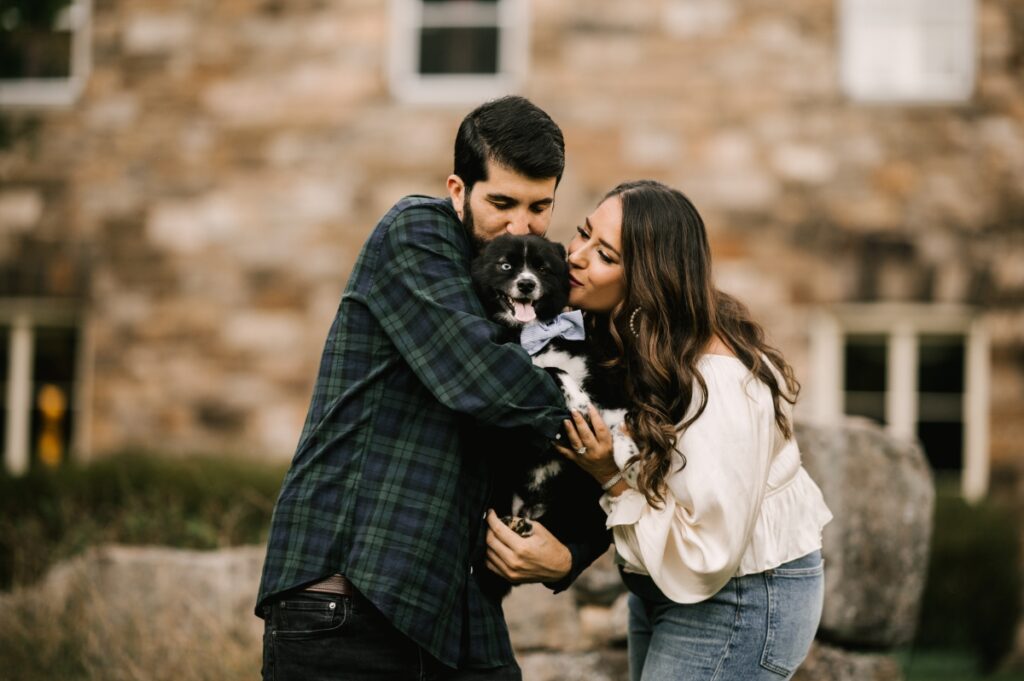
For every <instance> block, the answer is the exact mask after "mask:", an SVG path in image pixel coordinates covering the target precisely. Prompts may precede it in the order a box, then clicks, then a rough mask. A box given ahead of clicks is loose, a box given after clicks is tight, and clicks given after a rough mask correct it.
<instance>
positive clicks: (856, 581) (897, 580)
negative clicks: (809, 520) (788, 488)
mask: <svg viewBox="0 0 1024 681" xmlns="http://www.w3.org/2000/svg"><path fill="white" fill-rule="evenodd" d="M796 434H797V440H798V441H799V443H800V449H801V451H802V453H803V458H804V465H805V467H806V468H807V470H808V472H809V473H810V475H811V477H812V478H814V480H815V481H816V482H817V483H818V485H819V486H820V487H821V490H822V493H823V494H824V495H825V501H826V502H827V503H828V505H829V507H830V508H831V509H832V513H833V515H834V516H835V519H834V520H833V521H832V522H831V523H830V524H829V525H828V526H827V527H826V528H825V532H824V538H823V541H824V549H823V553H824V555H825V610H824V613H823V615H822V620H821V627H820V629H819V631H818V636H819V638H820V639H822V640H824V641H828V642H830V643H834V644H837V645H842V646H849V647H853V648H876V649H887V648H891V647H894V646H898V645H903V644H907V643H909V642H911V640H912V639H913V636H914V630H915V628H916V625H917V616H918V610H919V607H920V601H921V593H922V590H923V589H924V581H925V576H926V572H927V567H928V546H929V541H930V539H931V528H932V512H933V507H934V501H935V490H934V485H933V481H932V475H931V470H930V468H929V466H928V463H927V461H926V460H925V458H924V454H923V453H922V451H921V448H920V447H919V446H918V445H917V444H916V443H914V442H905V441H901V440H898V439H895V438H893V437H891V436H889V435H887V434H886V433H885V432H884V431H882V430H881V429H880V428H879V427H878V426H876V425H874V424H872V423H871V422H868V421H866V420H863V419H848V420H847V421H846V422H845V423H844V424H843V425H841V426H838V427H818V426H810V425H806V424H797V427H796Z"/></svg>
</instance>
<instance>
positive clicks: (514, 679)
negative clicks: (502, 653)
mask: <svg viewBox="0 0 1024 681" xmlns="http://www.w3.org/2000/svg"><path fill="white" fill-rule="evenodd" d="M263 614H264V618H265V620H266V622H265V624H264V631H263V681H364V680H366V681H369V680H371V679H372V680H375V681H376V680H380V679H387V680H388V681H485V680H486V681H522V674H521V672H520V670H519V667H518V666H517V665H512V666H508V667H501V668H498V669H480V670H472V669H470V670H462V671H457V670H454V669H450V668H448V667H445V666H444V665H442V664H441V663H439V662H438V661H437V660H435V659H434V658H433V657H432V656H430V655H429V654H427V653H426V652H425V651H424V650H423V649H422V648H420V646H418V645H417V644H416V643H414V642H413V641H411V640H410V639H409V638H407V637H406V636H405V635H403V634H402V633H400V632H399V631H398V630H396V629H395V628H394V627H393V626H391V623H390V622H388V621H387V619H385V617H384V615H382V614H381V612H380V611H379V610H377V608H375V607H374V606H373V604H372V603H370V602H369V601H368V600H366V599H365V598H363V597H362V596H361V595H359V594H356V595H354V596H336V595H333V594H325V593H312V592H309V591H302V592H298V593H294V594H291V595H288V596H285V597H284V598H282V599H281V600H279V601H277V602H276V603H274V604H272V605H268V606H266V607H265V608H264V613H263Z"/></svg>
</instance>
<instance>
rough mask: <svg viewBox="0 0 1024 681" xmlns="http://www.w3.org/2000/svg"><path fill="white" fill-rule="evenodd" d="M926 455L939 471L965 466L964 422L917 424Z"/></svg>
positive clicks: (918, 434) (925, 422)
mask: <svg viewBox="0 0 1024 681" xmlns="http://www.w3.org/2000/svg"><path fill="white" fill-rule="evenodd" d="M917 436H918V437H919V438H920V439H921V445H922V446H923V447H924V453H925V456H927V457H928V461H929V462H930V463H931V465H932V468H934V469H935V470H937V471H956V470H960V469H961V468H962V467H963V441H964V424H963V423H929V422H927V421H923V422H921V423H919V424H917Z"/></svg>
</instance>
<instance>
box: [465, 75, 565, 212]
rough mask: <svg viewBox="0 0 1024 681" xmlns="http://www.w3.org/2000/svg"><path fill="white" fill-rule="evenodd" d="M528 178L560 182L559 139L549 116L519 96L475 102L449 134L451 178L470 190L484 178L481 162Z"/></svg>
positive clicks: (562, 146)
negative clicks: (452, 157)
mask: <svg viewBox="0 0 1024 681" xmlns="http://www.w3.org/2000/svg"><path fill="white" fill-rule="evenodd" d="M488 159H490V160H493V161H494V162H495V163H497V164H499V165H501V166H503V167H505V168H508V169H509V170H512V171H514V172H516V173H519V174H520V175H524V176H526V177H529V178H531V179H535V180H543V179H546V178H549V177H553V178H555V185H556V186H557V185H558V182H559V181H561V179H562V171H563V170H564V169H565V140H564V139H562V131H561V129H560V128H559V127H558V125H556V124H555V122H554V121H553V120H551V117H550V116H548V115H547V114H546V113H544V111H542V110H541V109H540V108H538V107H537V106H536V105H535V104H533V103H532V102H531V101H530V100H528V99H526V98H524V97H517V96H514V95H510V96H507V97H502V98H501V99H495V100H492V101H490V102H486V103H484V104H481V105H480V106H478V107H477V108H476V109H474V110H473V111H471V112H470V113H469V114H468V115H467V116H466V117H465V118H463V119H462V125H460V126H459V133H458V134H457V135H456V136H455V170H454V172H455V174H456V175H458V176H459V177H460V178H461V179H462V181H463V182H464V183H465V185H466V190H467V192H468V191H471V190H472V189H473V185H474V184H476V183H477V181H478V180H486V179H487V160H488Z"/></svg>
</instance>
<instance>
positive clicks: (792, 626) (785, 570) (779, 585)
mask: <svg viewBox="0 0 1024 681" xmlns="http://www.w3.org/2000/svg"><path fill="white" fill-rule="evenodd" d="M764 579H765V585H766V587H767V592H768V630H767V634H766V636H765V642H764V651H763V652H762V654H761V666H762V667H764V668H765V669H768V670H769V671H772V672H775V673H776V674H779V675H780V676H782V677H786V678H788V677H789V676H790V675H791V674H792V673H793V672H794V671H796V669H797V667H799V666H800V663H801V662H803V661H804V658H805V657H807V651H809V650H810V648H811V643H812V642H813V641H814V635H815V633H817V631H818V622H819V621H820V620H821V608H822V602H823V600H824V588H825V564H824V562H823V561H822V560H821V554H820V552H818V551H815V552H814V553H812V554H809V555H807V556H804V557H803V558H798V559H797V560H794V561H790V562H789V563H786V564H784V565H782V566H780V567H778V568H775V569H774V570H768V571H766V572H765V573H764Z"/></svg>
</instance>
